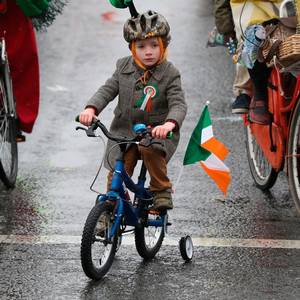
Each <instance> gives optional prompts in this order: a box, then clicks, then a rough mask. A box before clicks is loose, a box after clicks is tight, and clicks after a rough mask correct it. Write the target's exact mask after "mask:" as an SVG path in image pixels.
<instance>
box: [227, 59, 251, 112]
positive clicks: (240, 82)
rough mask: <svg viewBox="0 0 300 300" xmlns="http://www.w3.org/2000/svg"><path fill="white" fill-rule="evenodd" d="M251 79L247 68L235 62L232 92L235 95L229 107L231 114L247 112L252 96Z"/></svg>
mask: <svg viewBox="0 0 300 300" xmlns="http://www.w3.org/2000/svg"><path fill="white" fill-rule="evenodd" d="M252 90H253V86H252V81H251V79H250V76H249V72H248V70H247V68H245V67H243V66H242V65H240V64H236V69H235V79H234V83H233V93H234V95H235V96H236V99H235V101H234V102H233V103H232V106H231V109H232V113H233V114H244V113H248V111H249V105H250V101H251V96H252Z"/></svg>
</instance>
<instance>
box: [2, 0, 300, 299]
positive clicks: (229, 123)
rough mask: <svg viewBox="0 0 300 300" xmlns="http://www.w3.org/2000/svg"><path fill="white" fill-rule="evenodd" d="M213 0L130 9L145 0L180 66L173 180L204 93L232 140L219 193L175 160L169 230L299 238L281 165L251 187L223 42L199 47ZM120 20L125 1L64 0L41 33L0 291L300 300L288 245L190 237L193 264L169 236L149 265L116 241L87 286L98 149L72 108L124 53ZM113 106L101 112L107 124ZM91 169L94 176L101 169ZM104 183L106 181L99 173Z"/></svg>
mask: <svg viewBox="0 0 300 300" xmlns="http://www.w3.org/2000/svg"><path fill="white" fill-rule="evenodd" d="M187 2H188V6H187V4H186V3H187ZM211 2H212V1H204V0H201V1H197V0H189V1H177V0H174V1H167V0H161V1H157V0H153V1H141V0H136V1H135V3H136V6H137V8H138V10H140V11H143V10H145V9H147V8H153V9H155V10H157V11H159V12H161V13H162V14H164V15H165V16H166V17H167V19H168V20H169V22H170V25H171V28H172V43H171V45H170V51H169V58H170V60H171V61H173V62H174V64H175V65H176V66H177V67H178V68H179V69H180V70H181V73H182V81H183V87H184V89H185V94H186V99H187V102H188V107H189V111H188V115H187V118H186V121H185V123H184V126H183V128H182V139H181V143H180V145H179V148H178V151H177V153H176V155H175V156H174V157H173V159H172V160H171V162H170V164H169V175H170V177H171V179H172V180H173V182H176V181H177V178H178V173H179V169H180V167H181V164H182V160H183V156H184V151H185V147H186V145H187V143H188V140H189V135H190V134H191V132H192V130H193V128H194V127H195V125H196V123H197V121H198V118H199V115H200V113H201V110H202V108H203V105H204V103H205V102H206V101H207V100H209V101H210V112H211V116H212V118H213V125H214V132H215V135H216V136H217V137H218V138H219V139H220V140H221V141H223V142H224V143H225V144H226V145H227V146H228V148H229V149H230V155H229V157H228V158H227V159H226V164H227V166H228V167H229V168H230V169H231V174H232V183H231V185H230V188H229V192H228V195H227V198H226V199H224V198H223V197H222V194H221V193H220V192H219V191H218V189H217V188H216V186H215V185H214V183H212V181H211V180H210V179H209V178H208V176H207V175H206V174H205V173H204V172H203V171H202V170H201V169H200V167H199V166H198V165H192V166H188V167H186V168H185V169H184V171H183V175H182V177H181V180H180V181H179V184H178V185H177V186H176V195H175V199H174V204H175V209H174V210H173V211H172V212H171V213H170V218H171V221H172V226H171V227H170V228H169V237H170V238H172V239H173V240H175V241H176V240H179V238H180V237H181V236H183V235H186V234H190V235H192V237H194V238H198V237H199V238H217V239H229V238H232V239H271V240H273V239H275V240H299V239H300V233H299V232H300V230H299V229H300V223H299V218H298V217H297V215H296V212H295V208H294V204H293V203H292V200H291V199H290V197H289V192H288V187H287V180H286V178H285V175H284V173H283V174H282V176H280V178H279V179H278V181H277V183H276V185H275V186H274V188H273V189H272V190H271V191H270V192H269V193H262V192H261V191H259V190H258V189H256V188H255V187H254V185H253V181H252V179H251V176H250V172H249V169H248V164H247V158H246V152H245V143H244V132H243V126H242V122H241V120H240V119H239V118H236V117H233V116H232V115H231V113H230V102H231V99H232V93H231V86H232V81H233V73H234V72H233V69H234V67H233V65H232V63H231V61H230V58H229V57H228V55H227V54H226V53H225V51H224V49H221V48H213V49H212V48H211V49H206V48H205V44H206V39H207V33H208V32H209V31H210V30H211V28H212V26H213V17H212V4H211ZM103 13H106V14H105V15H104V16H103V15H102V14H103ZM127 17H128V12H127V11H126V10H117V9H114V8H113V7H112V6H110V5H109V4H108V2H107V1H104V0H102V1H99V0H88V1H84V2H82V1H81V2H80V1H76V2H75V1H73V2H72V3H70V4H69V5H68V6H67V8H66V9H65V12H64V14H63V15H62V16H60V17H58V18H57V20H56V22H55V23H54V24H53V26H51V27H50V28H49V30H48V32H47V33H41V34H39V35H38V44H39V53H40V63H41V106H40V114H39V118H38V121H37V123H36V125H35V128H34V132H33V134H31V135H28V136H27V141H26V143H24V144H20V145H19V153H20V165H19V176H18V182H17V186H16V188H15V189H14V190H12V191H7V190H5V188H4V187H1V188H0V234H1V236H2V237H3V236H4V235H13V236H21V238H22V242H16V241H14V242H11V243H7V242H3V243H1V244H0V266H1V274H0V298H1V299H116V298H119V299H142V298H143V299H299V297H300V260H299V255H300V250H299V249H296V248H289V249H288V248H283V249H280V248H272V247H270V248H257V247H248V248H247V247H246V248H245V247H220V246H215V247H201V246H197V247H195V254H194V260H193V262H192V263H190V264H184V263H183V260H182V259H181V257H180V254H179V250H178V248H177V247H176V246H172V245H170V244H168V243H167V244H166V245H163V247H162V249H161V251H160V252H159V254H158V255H157V258H156V259H154V260H153V261H152V262H148V263H145V262H143V261H142V259H141V258H140V257H139V256H138V255H137V253H136V251H135V249H134V246H132V245H129V246H128V245H124V246H123V247H122V248H121V250H120V252H118V255H117V258H116V260H115V263H114V265H113V267H112V269H111V271H110V272H109V274H108V275H107V276H106V277H105V279H104V280H103V281H101V282H99V283H93V282H91V281H89V280H88V279H87V278H86V277H85V275H84V274H83V272H82V270H81V266H80V259H79V250H80V245H79V244H78V240H77V238H78V237H80V235H81V231H82V228H83V224H84V222H85V218H86V216H87V214H88V212H89V210H90V209H91V207H92V205H93V203H94V200H95V196H96V194H94V193H92V192H91V191H90V190H89V185H90V183H91V181H92V179H93V177H94V175H95V173H96V171H97V169H98V165H99V162H100V159H101V156H102V153H103V152H102V149H103V147H102V146H101V143H100V141H98V140H94V139H88V138H87V137H86V136H84V134H83V133H82V132H76V131H75V126H76V123H75V122H74V117H75V115H76V114H78V113H79V112H80V111H81V109H82V108H83V107H84V105H85V103H86V101H87V100H88V99H89V97H90V96H91V95H92V94H93V93H94V92H95V90H96V89H97V88H98V86H99V85H101V84H102V83H103V82H104V81H105V79H106V78H107V77H108V76H110V75H111V73H112V71H113V69H114V64H115V61H116V60H117V58H119V57H121V56H125V55H128V53H129V51H128V48H127V45H126V44H125V42H124V41H123V39H122V25H123V22H124V21H125V19H126V18H127ZM113 108H114V104H112V105H110V106H109V107H108V108H107V109H106V111H105V113H104V114H103V115H102V120H103V122H104V123H105V124H107V125H108V124H109V122H110V120H111V117H112V110H113ZM100 174H101V175H102V178H103V177H104V176H105V171H104V170H102V171H101V173H100ZM98 187H99V188H98ZM101 187H104V179H99V180H98V181H97V189H99V190H100V191H103V188H102V189H101ZM39 236H46V237H55V236H56V237H57V236H59V237H61V240H60V241H59V242H56V243H55V242H53V240H52V241H51V242H43V243H36V242H35V240H34V239H33V238H32V237H39ZM26 237H28V240H27V241H24V238H26ZM64 237H65V242H64ZM70 237H75V240H76V241H75V242H72V239H70ZM49 239H50V238H49Z"/></svg>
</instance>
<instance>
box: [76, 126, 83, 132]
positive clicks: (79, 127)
mask: <svg viewBox="0 0 300 300" xmlns="http://www.w3.org/2000/svg"><path fill="white" fill-rule="evenodd" d="M79 129H81V130H84V131H86V128H83V127H81V126H76V128H75V130H79Z"/></svg>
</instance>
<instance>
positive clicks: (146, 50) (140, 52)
mask: <svg viewBox="0 0 300 300" xmlns="http://www.w3.org/2000/svg"><path fill="white" fill-rule="evenodd" d="M136 56H137V58H138V59H139V60H140V61H141V62H142V63H143V65H145V66H146V67H151V66H153V65H155V64H156V63H157V62H158V60H159V58H160V47H159V43H158V39H157V37H152V38H149V39H145V40H137V41H136Z"/></svg>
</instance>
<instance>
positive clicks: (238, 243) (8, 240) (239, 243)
mask: <svg viewBox="0 0 300 300" xmlns="http://www.w3.org/2000/svg"><path fill="white" fill-rule="evenodd" d="M192 239H193V244H194V246H195V247H217V248H222V247H234V248H281V249H300V240H273V239H229V238H228V239H226V238H205V237H192ZM80 241H81V236H68V235H48V236H30V235H0V244H28V245H38V244H46V245H50V244H80ZM178 242H179V239H175V238H172V237H166V238H165V240H164V245H167V246H177V245H178ZM122 244H124V245H133V244H134V237H133V236H132V235H126V236H124V237H123V240H122Z"/></svg>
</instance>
